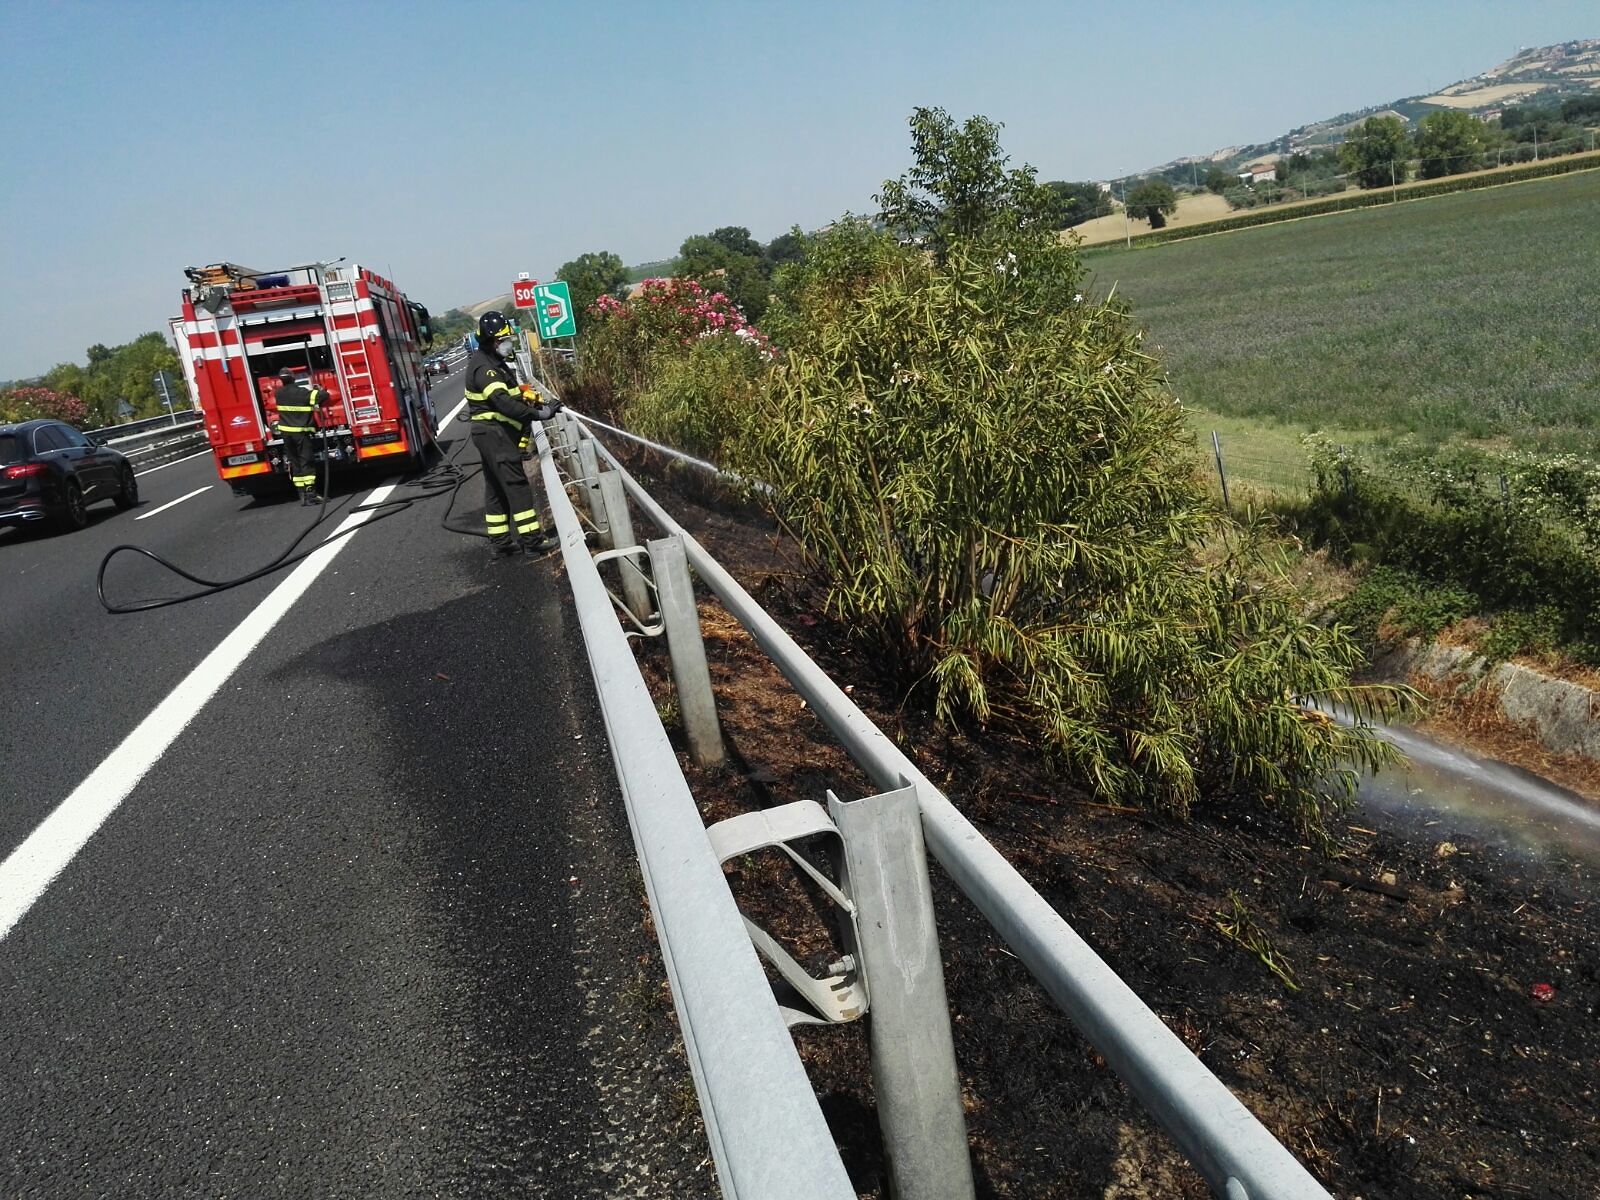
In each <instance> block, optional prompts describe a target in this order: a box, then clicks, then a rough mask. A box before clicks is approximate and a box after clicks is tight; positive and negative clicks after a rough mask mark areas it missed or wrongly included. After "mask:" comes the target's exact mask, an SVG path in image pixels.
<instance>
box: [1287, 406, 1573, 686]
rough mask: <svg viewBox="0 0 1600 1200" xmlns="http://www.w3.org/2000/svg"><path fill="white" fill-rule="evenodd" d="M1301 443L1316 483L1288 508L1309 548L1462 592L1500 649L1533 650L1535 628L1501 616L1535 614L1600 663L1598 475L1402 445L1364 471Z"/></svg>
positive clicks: (1361, 463)
mask: <svg viewBox="0 0 1600 1200" xmlns="http://www.w3.org/2000/svg"><path fill="white" fill-rule="evenodd" d="M1307 443H1308V447H1309V450H1310V453H1311V461H1312V469H1313V472H1314V474H1315V476H1316V484H1315V486H1314V487H1313V489H1312V492H1311V495H1310V497H1309V498H1308V500H1307V501H1306V502H1305V504H1304V505H1303V506H1301V507H1298V508H1291V509H1288V510H1286V511H1287V512H1288V515H1289V516H1290V519H1291V520H1292V521H1293V522H1294V523H1295V524H1296V525H1298V527H1299V528H1300V530H1301V531H1302V532H1303V533H1305V534H1306V535H1308V536H1309V537H1310V538H1311V540H1312V541H1314V542H1316V543H1317V544H1320V545H1326V546H1328V547H1329V548H1330V549H1331V550H1332V551H1333V552H1334V553H1335V554H1336V555H1339V556H1341V557H1343V558H1345V559H1346V560H1347V561H1348V560H1367V561H1373V562H1378V563H1382V564H1385V565H1387V566H1391V567H1395V568H1399V569H1401V570H1403V571H1405V572H1409V573H1410V575H1411V576H1413V577H1416V578H1418V579H1421V580H1426V581H1428V582H1429V583H1431V584H1434V585H1447V586H1450V587H1455V588H1459V589H1461V590H1462V591H1464V592H1468V593H1471V594H1472V595H1473V596H1474V597H1476V598H1477V601H1478V603H1477V604H1476V605H1475V606H1474V611H1481V612H1483V613H1485V614H1487V615H1491V616H1495V617H1496V624H1498V625H1500V626H1501V627H1502V628H1503V629H1504V633H1503V634H1502V636H1501V642H1500V644H1501V645H1502V646H1503V645H1504V644H1507V643H1508V642H1510V641H1518V640H1519V639H1520V641H1519V646H1520V645H1527V646H1529V647H1530V648H1533V647H1534V645H1535V643H1536V642H1538V641H1539V639H1537V638H1534V637H1533V635H1532V634H1531V633H1529V632H1528V631H1529V630H1531V629H1532V628H1533V626H1531V625H1529V624H1528V623H1527V622H1525V621H1524V622H1521V623H1520V624H1519V623H1518V622H1516V621H1510V620H1508V618H1509V617H1511V616H1514V615H1515V614H1524V615H1527V614H1534V613H1540V612H1542V613H1543V614H1544V615H1543V616H1541V617H1540V618H1539V620H1538V622H1537V626H1538V628H1539V629H1541V630H1544V631H1546V632H1547V633H1548V637H1544V635H1543V634H1541V635H1540V637H1541V638H1543V640H1544V641H1547V642H1549V643H1551V644H1559V645H1560V646H1561V647H1562V648H1564V649H1566V650H1567V651H1568V652H1569V653H1571V654H1573V655H1574V656H1575V657H1577V658H1579V659H1580V660H1581V661H1585V662H1591V663H1600V467H1597V466H1596V465H1595V464H1593V463H1591V462H1588V461H1586V460H1582V459H1579V458H1577V457H1576V456H1572V455H1557V456H1539V455H1533V454H1528V453H1516V454H1493V453H1489V452H1486V451H1482V450H1473V449H1461V450H1451V451H1445V452H1425V451H1422V450H1420V449H1418V448H1417V447H1415V446H1411V445H1408V444H1401V445H1400V446H1398V447H1396V448H1394V449H1392V450H1390V451H1388V452H1387V454H1386V455H1385V457H1384V459H1383V460H1382V461H1381V462H1379V463H1373V462H1369V461H1367V460H1364V459H1362V458H1360V457H1358V456H1356V455H1354V454H1352V453H1351V452H1350V451H1348V450H1346V449H1344V448H1342V447H1334V446H1332V445H1331V444H1330V443H1328V442H1327V440H1326V439H1324V438H1321V437H1319V436H1317V435H1313V436H1312V437H1309V438H1307ZM1502 481H1503V482H1502ZM1552 614H1553V615H1552ZM1518 629H1521V630H1523V631H1524V632H1523V633H1521V634H1518V633H1516V632H1515V631H1516V630H1518ZM1510 652H1511V653H1515V652H1517V651H1516V650H1512V651H1510Z"/></svg>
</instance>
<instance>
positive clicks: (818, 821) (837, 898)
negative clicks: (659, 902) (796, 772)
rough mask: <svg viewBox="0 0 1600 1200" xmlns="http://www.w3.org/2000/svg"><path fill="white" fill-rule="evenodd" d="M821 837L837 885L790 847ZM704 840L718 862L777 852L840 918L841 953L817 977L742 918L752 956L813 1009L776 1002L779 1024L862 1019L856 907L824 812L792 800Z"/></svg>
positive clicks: (839, 842) (722, 826)
mask: <svg viewBox="0 0 1600 1200" xmlns="http://www.w3.org/2000/svg"><path fill="white" fill-rule="evenodd" d="M824 835H826V836H828V837H829V838H830V839H831V841H832V843H833V844H832V846H831V847H830V850H831V851H832V855H831V857H832V860H833V862H835V863H837V864H839V869H840V876H841V879H840V881H839V882H838V883H835V882H834V881H833V880H832V879H830V878H828V876H827V874H826V873H825V872H823V871H821V870H819V869H818V868H817V867H816V865H815V864H813V863H812V862H811V861H810V860H809V859H807V858H806V857H805V856H804V855H802V854H800V853H799V852H798V851H797V850H796V849H795V848H794V844H795V843H797V842H800V841H803V840H805V839H806V838H812V837H818V836H824ZM706 836H707V837H708V838H709V839H710V840H711V849H712V851H713V852H714V853H715V854H716V856H717V861H718V862H720V863H726V862H727V861H728V860H729V859H730V858H738V857H739V856H740V855H742V854H750V853H752V852H754V851H756V850H778V851H781V852H782V853H783V854H784V855H785V856H787V857H788V858H789V860H790V861H792V862H793V863H794V865H795V866H796V867H798V868H799V869H800V870H801V871H802V872H803V873H804V874H805V875H806V877H807V878H809V879H810V880H811V881H812V882H813V883H815V884H816V885H817V887H818V888H820V889H821V890H822V893H823V894H824V895H825V896H827V897H828V899H829V900H832V901H833V903H834V904H835V905H836V906H837V907H838V908H839V910H840V912H841V913H842V914H843V920H842V921H841V922H840V925H841V936H842V937H843V939H844V941H845V944H846V953H845V954H844V955H843V956H842V957H841V958H840V959H839V960H838V961H837V962H835V963H834V964H833V965H832V971H831V973H830V974H828V975H825V976H823V977H821V978H818V977H817V976H814V975H812V974H811V973H810V972H809V971H807V970H806V969H805V968H804V967H802V966H801V965H800V964H799V963H798V962H796V961H795V960H794V958H793V957H792V956H791V955H790V954H789V952H788V951H787V950H785V949H784V948H783V947H782V946H780V945H779V944H778V943H777V942H776V941H775V940H774V939H773V938H772V936H771V935H770V934H768V933H767V931H766V930H764V929H762V928H761V926H759V925H757V924H756V923H755V922H754V921H751V920H750V919H749V918H748V917H745V918H744V927H745V931H746V932H747V933H749V935H750V941H751V942H752V943H753V944H754V946H755V948H756V952H757V953H759V954H760V955H761V957H762V958H764V959H766V960H767V961H768V962H769V963H771V964H772V966H773V968H774V969H775V970H776V971H777V972H778V974H779V975H780V976H781V977H782V978H783V981H784V982H785V983H787V984H788V985H789V986H790V987H792V988H793V989H794V990H795V991H796V992H797V993H798V994H799V995H800V997H801V998H802V999H803V1000H805V1002H806V1003H807V1004H809V1005H810V1006H811V1007H812V1009H814V1010H815V1012H814V1013H807V1012H801V1011H799V1010H798V1009H794V1008H790V1007H788V1006H786V1005H784V1004H781V1003H780V1004H779V1005H778V1009H779V1011H780V1012H781V1013H782V1014H783V1020H784V1023H785V1024H786V1025H788V1026H789V1027H790V1028H791V1029H792V1028H794V1027H795V1026H796V1025H841V1024H844V1023H845V1022H846V1021H854V1020H856V1019H857V1018H858V1017H860V1016H861V1015H862V1014H864V1013H865V1012H866V1011H867V1003H868V998H867V986H866V979H865V977H864V976H863V975H862V973H861V970H860V967H859V966H858V965H857V964H858V963H859V962H860V956H859V954H857V952H856V945H857V942H856V906H855V904H854V903H853V902H852V901H851V899H850V897H849V895H848V894H847V893H846V891H845V887H846V886H847V885H848V883H849V879H848V876H847V873H846V871H845V868H844V861H845V858H844V842H843V839H841V838H840V836H839V830H838V828H837V827H836V826H835V825H834V823H833V821H832V820H831V819H830V818H829V817H828V813H827V810H826V809H824V808H823V807H822V805H820V804H818V803H817V802H816V801H814V800H796V801H794V802H793V803H792V804H783V805H779V806H778V807H777V808H766V809H762V810H760V811H759V812H750V813H741V814H740V815H739V816H737V817H729V818H728V819H727V820H725V821H718V822H717V823H716V824H715V825H712V826H710V827H709V828H707V829H706Z"/></svg>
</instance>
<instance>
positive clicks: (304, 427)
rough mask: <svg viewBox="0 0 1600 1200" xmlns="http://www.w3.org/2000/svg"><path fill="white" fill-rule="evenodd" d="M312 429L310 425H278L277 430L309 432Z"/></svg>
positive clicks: (283, 431) (282, 431) (281, 431)
mask: <svg viewBox="0 0 1600 1200" xmlns="http://www.w3.org/2000/svg"><path fill="white" fill-rule="evenodd" d="M312 431H313V427H312V426H310V425H279V426H278V432H279V433H311V432H312Z"/></svg>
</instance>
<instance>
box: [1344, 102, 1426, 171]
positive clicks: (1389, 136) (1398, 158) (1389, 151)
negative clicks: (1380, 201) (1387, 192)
mask: <svg viewBox="0 0 1600 1200" xmlns="http://www.w3.org/2000/svg"><path fill="white" fill-rule="evenodd" d="M1410 152H1411V139H1410V138H1409V137H1407V136H1406V126H1405V122H1404V121H1402V120H1400V118H1399V117H1368V118H1367V119H1366V120H1365V121H1363V122H1361V124H1359V125H1357V126H1356V127H1355V129H1354V130H1352V131H1351V133H1350V136H1349V137H1348V138H1346V139H1345V143H1344V145H1342V146H1340V147H1339V164H1340V165H1341V166H1342V167H1344V169H1345V170H1346V171H1348V172H1349V173H1350V174H1351V175H1354V176H1355V177H1356V182H1357V183H1359V184H1360V185H1361V186H1362V187H1364V188H1375V187H1388V186H1390V185H1391V184H1394V183H1401V182H1403V181H1404V180H1405V177H1406V158H1407V157H1408V156H1409V154H1410Z"/></svg>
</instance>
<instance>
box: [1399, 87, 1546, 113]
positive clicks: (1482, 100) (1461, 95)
mask: <svg viewBox="0 0 1600 1200" xmlns="http://www.w3.org/2000/svg"><path fill="white" fill-rule="evenodd" d="M1549 86H1550V85H1549V84H1547V83H1501V84H1497V85H1495V86H1494V87H1486V88H1475V89H1473V90H1472V91H1470V92H1457V93H1455V94H1454V95H1452V94H1451V93H1450V92H1449V91H1443V92H1440V93H1438V94H1437V95H1434V96H1425V97H1423V100H1422V102H1423V103H1424V104H1438V105H1441V106H1443V107H1444V108H1482V107H1483V106H1484V105H1485V104H1494V103H1497V102H1499V101H1502V100H1513V99H1516V98H1517V97H1519V96H1529V95H1532V94H1533V93H1534V92H1542V91H1544V90H1545V88H1547V87H1549Z"/></svg>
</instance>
